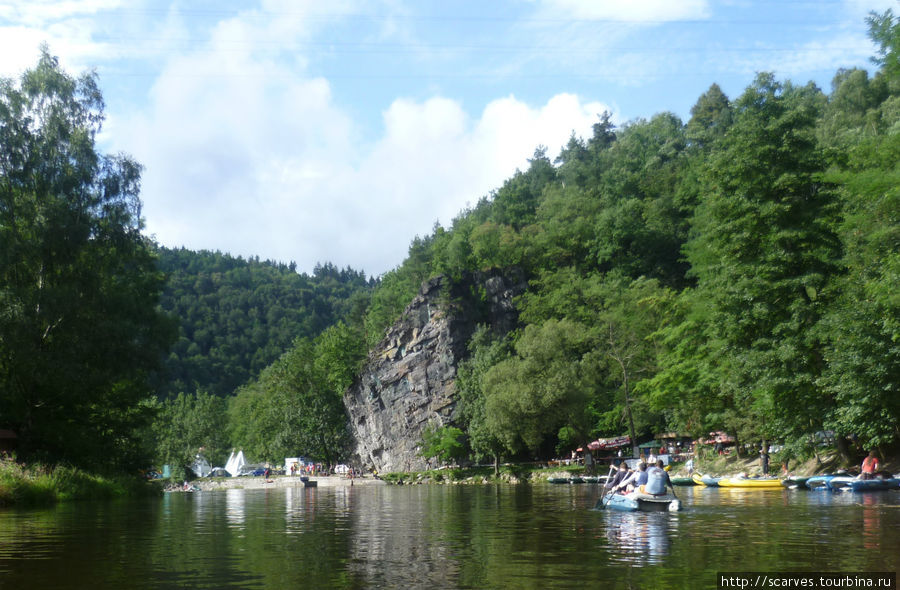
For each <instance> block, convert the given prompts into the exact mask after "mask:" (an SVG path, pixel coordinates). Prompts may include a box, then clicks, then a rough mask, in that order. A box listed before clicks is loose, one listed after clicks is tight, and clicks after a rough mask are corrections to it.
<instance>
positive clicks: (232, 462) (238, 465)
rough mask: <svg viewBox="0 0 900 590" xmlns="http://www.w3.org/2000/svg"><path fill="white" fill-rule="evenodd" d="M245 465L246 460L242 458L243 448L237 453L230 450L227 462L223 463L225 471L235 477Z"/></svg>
mask: <svg viewBox="0 0 900 590" xmlns="http://www.w3.org/2000/svg"><path fill="white" fill-rule="evenodd" d="M246 465H247V460H246V459H244V451H243V450H241V451H238V452H237V453H235V452H234V451H231V456H230V457H228V462H227V463H225V471H227V472H228V473H229V474H230V475H231V477H237V476H239V475H240V474H241V471H242V470H243V469H244V466H246Z"/></svg>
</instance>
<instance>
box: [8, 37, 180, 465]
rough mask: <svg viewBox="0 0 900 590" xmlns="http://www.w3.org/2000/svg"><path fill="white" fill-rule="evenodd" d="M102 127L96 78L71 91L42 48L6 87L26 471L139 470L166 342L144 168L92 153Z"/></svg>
mask: <svg viewBox="0 0 900 590" xmlns="http://www.w3.org/2000/svg"><path fill="white" fill-rule="evenodd" d="M102 121H103V99H102V97H101V94H100V90H99V88H98V86H97V81H96V78H95V77H94V76H93V75H85V76H82V77H80V78H72V77H70V76H69V75H68V74H66V73H65V72H63V71H62V70H61V69H60V67H59V64H58V62H57V60H56V59H55V58H53V57H51V56H50V55H49V53H48V52H47V50H46V48H45V49H44V50H43V51H42V54H41V57H40V60H39V62H38V64H37V66H36V67H35V68H34V69H31V70H28V71H27V72H25V74H24V75H23V76H22V78H21V80H20V81H19V82H18V83H15V82H13V81H11V80H2V81H0V244H2V247H0V392H2V396H0V424H2V425H3V426H5V427H8V428H13V429H14V430H15V431H16V432H17V433H18V437H19V438H18V442H19V452H20V454H21V455H23V456H25V457H43V458H45V459H47V460H51V461H69V462H72V463H74V464H78V465H85V466H89V467H95V468H122V467H125V466H128V465H133V464H134V463H136V462H139V461H140V456H139V453H140V448H139V444H138V437H137V436H136V432H137V428H138V427H139V426H141V425H142V424H146V423H147V421H148V420H149V419H150V417H151V411H150V409H149V406H148V405H147V404H144V403H142V401H143V400H145V399H146V398H147V397H148V396H149V395H150V393H151V392H150V389H149V387H148V375H149V373H150V372H152V371H154V370H155V369H157V367H158V363H159V359H160V358H161V354H162V352H163V351H164V349H165V347H166V346H167V345H168V341H169V339H170V334H171V328H170V324H169V323H168V322H167V321H166V320H165V318H164V317H163V316H162V315H161V314H160V313H159V311H158V310H157V303H158V300H159V295H160V292H161V290H162V288H163V275H162V274H161V273H160V272H158V270H157V269H156V260H155V256H154V253H153V250H152V248H151V246H150V244H149V243H148V242H147V240H146V239H145V238H144V237H143V236H142V235H141V227H142V226H141V223H142V222H141V218H140V208H141V203H140V200H139V198H138V191H139V187H140V170H141V168H140V166H139V165H138V164H137V163H136V162H134V161H133V160H132V159H130V158H129V157H128V156H125V155H114V156H108V155H102V154H100V153H98V152H97V150H96V137H97V134H98V133H99V131H100V126H101V123H102ZM113 449H115V452H112V450H113Z"/></svg>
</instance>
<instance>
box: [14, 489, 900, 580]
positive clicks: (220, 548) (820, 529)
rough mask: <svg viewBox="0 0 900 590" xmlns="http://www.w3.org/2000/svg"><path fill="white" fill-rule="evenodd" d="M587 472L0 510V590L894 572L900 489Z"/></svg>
mask: <svg viewBox="0 0 900 590" xmlns="http://www.w3.org/2000/svg"><path fill="white" fill-rule="evenodd" d="M678 494H679V497H680V498H681V499H682V500H683V503H684V510H683V511H681V512H679V513H672V514H670V513H654V514H644V513H621V512H615V511H607V510H594V506H595V504H596V502H597V499H598V498H599V495H600V488H599V486H597V485H595V484H582V485H549V484H542V485H539V484H535V485H519V486H508V485H499V486H497V485H479V486H440V485H425V486H356V487H343V488H340V487H338V488H302V487H299V488H279V489H270V490H240V489H234V490H227V491H217V492H196V493H186V494H182V493H173V494H166V495H165V496H163V497H161V498H148V499H140V500H127V501H125V500H123V501H114V502H84V503H67V504H62V505H59V506H56V507H54V508H50V509H42V510H7V511H2V512H0V588H2V589H3V590H6V589H10V590H12V589H30V588H40V589H51V588H91V589H103V588H116V589H130V588H273V589H279V590H281V589H294V588H302V587H309V588H429V589H437V588H542V589H543V588H666V589H670V588H716V585H717V581H718V580H719V577H718V576H719V575H721V574H723V573H729V572H752V571H761V572H785V571H793V572H819V571H827V572H897V571H898V570H900V491H891V492H878V493H868V494H852V493H829V492H811V491H804V490H739V489H718V490H716V489H712V488H708V489H705V488H678Z"/></svg>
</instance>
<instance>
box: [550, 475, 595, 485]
mask: <svg viewBox="0 0 900 590" xmlns="http://www.w3.org/2000/svg"><path fill="white" fill-rule="evenodd" d="M547 483H553V484H562V483H565V484H574V483H601V484H605V483H606V476H605V475H576V476H572V477H548V478H547Z"/></svg>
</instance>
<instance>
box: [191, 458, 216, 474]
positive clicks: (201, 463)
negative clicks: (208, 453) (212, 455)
mask: <svg viewBox="0 0 900 590" xmlns="http://www.w3.org/2000/svg"><path fill="white" fill-rule="evenodd" d="M191 471H193V472H194V474H195V475H196V476H197V477H206V476H207V475H209V472H210V471H212V467H210V465H209V461H207V460H206V457H204V456H203V455H200V454H198V455H197V456H196V457H195V458H194V463H193V464H192V465H191Z"/></svg>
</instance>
